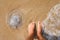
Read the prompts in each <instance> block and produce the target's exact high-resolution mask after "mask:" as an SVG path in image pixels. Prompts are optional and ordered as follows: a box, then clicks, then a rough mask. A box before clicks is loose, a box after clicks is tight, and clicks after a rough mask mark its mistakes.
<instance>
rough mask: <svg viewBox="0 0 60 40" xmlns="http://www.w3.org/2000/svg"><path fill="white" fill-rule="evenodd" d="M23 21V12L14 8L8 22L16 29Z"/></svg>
mask: <svg viewBox="0 0 60 40" xmlns="http://www.w3.org/2000/svg"><path fill="white" fill-rule="evenodd" d="M21 22H22V16H21V12H19V11H17V10H13V11H11V12H10V13H9V14H8V16H7V23H8V25H9V26H10V27H11V28H14V29H16V28H17V27H19V25H20V26H21Z"/></svg>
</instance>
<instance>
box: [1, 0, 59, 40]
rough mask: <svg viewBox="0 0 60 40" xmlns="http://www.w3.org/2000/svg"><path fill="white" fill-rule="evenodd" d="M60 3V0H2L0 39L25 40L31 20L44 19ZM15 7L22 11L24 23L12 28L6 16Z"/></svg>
mask: <svg viewBox="0 0 60 40" xmlns="http://www.w3.org/2000/svg"><path fill="white" fill-rule="evenodd" d="M58 3H60V0H0V40H24V39H25V38H26V37H27V34H28V32H27V27H28V24H29V23H30V22H31V21H35V22H37V21H38V20H40V21H43V20H44V19H45V18H46V17H47V14H48V12H49V11H50V9H51V8H52V7H53V6H54V5H56V4H58ZM15 9H17V10H19V11H21V12H22V25H21V26H20V27H19V28H17V29H12V28H10V26H9V25H8V24H7V20H6V17H7V16H8V13H9V12H11V11H12V10H15Z"/></svg>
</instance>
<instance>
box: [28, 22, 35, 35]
mask: <svg viewBox="0 0 60 40" xmlns="http://www.w3.org/2000/svg"><path fill="white" fill-rule="evenodd" d="M34 28H35V23H34V22H32V23H30V24H29V25H28V33H29V35H34Z"/></svg>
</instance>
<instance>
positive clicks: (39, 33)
mask: <svg viewBox="0 0 60 40" xmlns="http://www.w3.org/2000/svg"><path fill="white" fill-rule="evenodd" d="M41 33H42V23H41V22H40V21H38V26H37V35H38V36H39V35H41Z"/></svg>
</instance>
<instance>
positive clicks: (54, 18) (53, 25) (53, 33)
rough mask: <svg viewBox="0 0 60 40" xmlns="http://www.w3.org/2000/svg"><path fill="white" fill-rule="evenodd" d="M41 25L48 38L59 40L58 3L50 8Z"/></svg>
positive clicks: (59, 10)
mask: <svg viewBox="0 0 60 40" xmlns="http://www.w3.org/2000/svg"><path fill="white" fill-rule="evenodd" d="M42 26H43V27H44V29H43V30H44V32H45V33H46V35H47V36H46V35H45V36H46V38H47V39H48V40H60V39H59V38H60V4H56V5H55V6H54V7H52V8H51V10H50V12H49V13H48V16H47V18H46V19H45V20H44V21H43V25H42ZM58 28H59V29H58Z"/></svg>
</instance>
